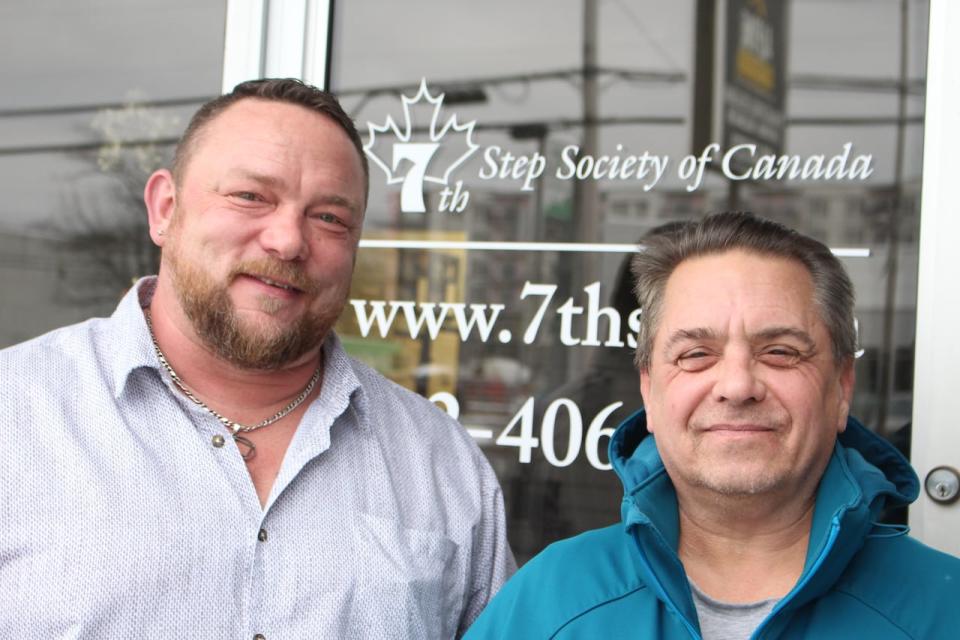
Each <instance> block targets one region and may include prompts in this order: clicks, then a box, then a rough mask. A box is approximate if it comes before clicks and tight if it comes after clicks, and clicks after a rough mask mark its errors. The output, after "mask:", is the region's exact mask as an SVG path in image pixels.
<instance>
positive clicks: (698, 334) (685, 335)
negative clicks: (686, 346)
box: [663, 327, 720, 350]
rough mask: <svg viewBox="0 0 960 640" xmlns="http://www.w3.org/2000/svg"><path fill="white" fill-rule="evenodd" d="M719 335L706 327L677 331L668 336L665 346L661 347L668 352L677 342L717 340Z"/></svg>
mask: <svg viewBox="0 0 960 640" xmlns="http://www.w3.org/2000/svg"><path fill="white" fill-rule="evenodd" d="M719 339H720V334H719V333H717V332H716V331H714V330H713V329H708V328H707V327H695V328H693V329H678V330H677V331H674V332H673V333H672V334H670V337H669V338H667V342H666V344H664V345H663V348H664V349H665V350H669V349H670V348H671V347H673V346H674V345H675V344H677V343H678V342H684V341H686V340H711V341H714V340H719Z"/></svg>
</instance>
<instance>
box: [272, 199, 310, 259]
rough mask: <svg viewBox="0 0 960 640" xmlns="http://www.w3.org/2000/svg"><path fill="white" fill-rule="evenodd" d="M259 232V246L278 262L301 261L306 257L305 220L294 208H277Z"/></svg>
mask: <svg viewBox="0 0 960 640" xmlns="http://www.w3.org/2000/svg"><path fill="white" fill-rule="evenodd" d="M264 224H265V226H264V229H263V230H262V231H261V232H260V245H261V246H262V247H263V249H264V250H265V251H266V252H267V253H269V254H270V255H272V256H274V257H276V258H279V259H280V260H287V261H289V260H302V259H304V258H306V257H307V253H308V245H307V238H306V235H305V234H306V231H305V229H306V227H305V225H306V218H305V217H304V215H303V214H302V213H301V212H300V211H299V210H297V209H295V208H294V207H285V208H278V209H277V210H275V211H274V212H273V213H272V214H270V215H269V216H267V218H266V219H265V223H264Z"/></svg>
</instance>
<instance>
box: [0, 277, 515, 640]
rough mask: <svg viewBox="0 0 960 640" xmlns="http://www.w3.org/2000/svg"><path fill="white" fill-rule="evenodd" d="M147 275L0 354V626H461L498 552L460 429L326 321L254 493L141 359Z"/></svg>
mask: <svg viewBox="0 0 960 640" xmlns="http://www.w3.org/2000/svg"><path fill="white" fill-rule="evenodd" d="M153 287H154V280H153V279H145V280H142V281H141V282H140V283H138V285H137V287H136V288H135V289H134V290H131V292H130V293H128V294H127V296H126V297H125V298H124V299H123V301H122V302H121V303H120V306H119V307H118V308H117V311H116V312H115V313H114V314H113V316H112V317H110V318H108V319H95V320H90V321H87V322H84V323H81V324H78V325H74V326H71V327H66V328H64V329H60V330H57V331H54V332H52V333H49V334H47V335H45V336H42V337H40V338H37V339H35V340H32V341H30V342H27V343H24V344H21V345H18V346H15V347H12V348H10V349H6V350H3V351H0V377H2V380H0V410H2V412H3V413H2V433H3V438H2V439H0V637H3V638H98V639H99V638H140V637H164V638H202V639H204V640H215V639H218V638H224V639H226V638H229V639H231V640H235V639H237V638H253V637H254V636H255V635H256V634H263V636H265V637H266V638H267V640H274V639H281V638H329V639H346V638H376V639H378V640H379V639H386V638H403V639H404V640H406V639H411V638H451V637H455V636H459V635H461V634H462V633H463V632H464V631H465V630H466V627H467V626H468V625H469V623H470V622H472V620H473V619H474V618H475V617H476V616H477V615H478V614H479V612H480V610H481V609H482V608H483V607H484V605H485V604H486V602H487V600H488V599H489V598H490V597H492V595H493V594H494V592H495V591H496V590H497V589H498V588H499V587H500V585H501V584H502V583H503V582H504V580H505V579H506V578H508V577H509V575H510V574H511V573H512V571H513V569H514V563H513V557H512V555H511V553H510V549H509V547H508V545H507V540H506V536H505V532H504V527H505V524H504V513H503V502H502V497H501V493H500V488H499V486H498V484H497V480H496V478H495V477H494V474H493V472H492V471H491V469H490V466H489V465H488V464H487V462H486V460H485V458H484V457H483V454H482V453H481V452H480V450H479V449H478V448H477V446H476V445H475V444H474V443H473V441H472V440H471V438H470V437H469V435H468V434H467V433H466V432H465V430H464V429H463V428H462V427H460V426H459V425H458V424H457V423H456V422H454V421H453V420H451V419H449V418H448V417H447V416H446V415H445V414H443V413H442V412H440V411H439V410H437V409H436V408H434V407H433V406H432V405H431V404H430V403H429V402H427V401H426V400H425V399H423V398H421V397H420V396H417V395H415V394H413V393H411V392H409V391H407V390H405V389H403V388H401V387H399V386H398V385H396V384H394V383H392V382H389V381H388V380H386V379H384V378H383V377H382V376H380V375H379V374H377V373H375V372H374V371H372V370H370V369H369V368H367V367H366V366H364V365H362V364H360V363H358V362H356V361H354V360H352V359H350V358H349V357H347V355H346V354H345V353H344V352H343V350H342V348H341V347H340V344H339V342H338V340H337V339H336V337H331V338H330V339H329V340H327V342H326V344H325V346H324V357H325V359H326V360H325V362H326V365H325V375H324V379H323V385H322V388H321V390H320V393H319V396H318V397H317V398H316V400H314V401H313V402H312V403H311V405H310V407H309V408H308V409H307V411H306V413H305V414H304V416H303V419H302V421H301V423H300V425H299V427H298V429H297V431H296V434H295V436H294V438H293V440H292V442H291V443H290V447H289V449H288V450H287V453H286V456H285V457H284V460H283V464H282V467H281V469H280V473H279V475H278V476H277V479H276V482H275V483H274V485H273V490H272V493H271V494H270V497H269V499H268V500H267V503H266V505H265V506H264V507H261V505H260V502H259V500H258V498H257V494H256V491H255V490H254V486H253V483H252V481H251V479H250V475H249V473H248V472H247V469H246V467H245V465H244V462H243V460H242V459H241V457H240V453H239V451H238V450H237V448H236V446H235V444H234V442H233V440H232V438H230V437H229V433H228V432H227V430H226V429H225V427H224V426H223V425H222V424H220V422H218V421H217V419H216V418H214V417H213V416H211V415H210V414H208V413H206V412H205V411H203V410H202V409H200V408H199V407H197V406H196V405H194V404H193V403H191V402H190V401H189V400H187V399H186V398H184V397H183V396H182V394H180V393H179V392H178V391H177V390H176V389H175V388H174V387H173V386H172V383H171V382H170V379H169V376H168V375H167V374H166V372H165V371H164V370H163V369H162V368H161V366H160V364H159V362H158V361H157V357H156V355H155V353H154V351H153V347H152V345H151V342H150V337H149V334H148V332H147V329H146V325H145V323H144V319H143V314H142V312H141V307H142V306H144V305H146V304H147V303H148V301H149V299H150V296H151V295H152V291H153ZM216 435H221V436H223V437H224V438H225V440H226V444H225V445H223V446H222V447H217V446H215V445H214V436H216ZM217 440H218V441H219V438H218V439H217Z"/></svg>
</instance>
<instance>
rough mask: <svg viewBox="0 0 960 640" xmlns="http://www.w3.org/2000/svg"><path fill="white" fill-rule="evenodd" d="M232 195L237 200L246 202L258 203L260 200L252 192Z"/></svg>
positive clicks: (239, 192) (240, 192)
mask: <svg viewBox="0 0 960 640" xmlns="http://www.w3.org/2000/svg"><path fill="white" fill-rule="evenodd" d="M232 195H233V197H234V198H237V199H238V200H246V201H248V202H260V200H262V198H261V197H260V196H259V195H258V194H256V193H253V192H252V191H237V192H236V193H234V194H232Z"/></svg>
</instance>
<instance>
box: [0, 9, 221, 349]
mask: <svg viewBox="0 0 960 640" xmlns="http://www.w3.org/2000/svg"><path fill="white" fill-rule="evenodd" d="M225 11H226V5H225V3H220V2H213V3H196V2H183V1H182V0H172V1H165V2H156V1H153V0H123V1H121V0H96V1H94V0H88V1H85V2H67V3H64V2H53V1H52V0H34V1H32V2H22V1H20V2H7V3H4V5H3V6H2V8H0V42H2V43H3V45H2V49H3V52H4V64H3V65H2V67H0V84H2V86H4V87H6V88H7V90H6V91H3V92H2V94H0V186H2V189H3V192H4V194H5V197H4V198H3V202H2V204H0V295H2V296H3V300H4V304H3V311H2V312H0V347H3V346H7V345H10V344H14V343H17V342H20V341H22V340H25V339H28V338H31V337H34V336H36V335H38V334H40V333H43V332H45V331H47V330H50V329H53V328H56V327H59V326H63V325H64V324H69V323H71V322H75V321H79V320H82V319H85V318H88V317H90V316H91V315H104V314H109V313H110V312H112V310H113V308H114V306H115V304H116V301H117V300H118V299H119V298H120V296H121V295H122V293H123V291H124V290H125V289H126V287H128V286H129V284H130V282H131V279H132V278H134V277H136V276H139V275H145V274H148V273H155V272H156V260H157V255H158V254H157V252H156V251H155V249H154V247H153V245H152V244H151V243H150V239H149V237H148V236H147V233H146V214H145V211H144V208H143V203H142V196H141V194H142V190H143V184H144V181H145V178H146V176H147V175H149V173H150V171H152V170H153V169H154V168H156V167H157V166H160V165H162V164H164V163H165V162H166V160H167V158H168V157H169V154H170V153H171V151H172V144H173V142H174V141H175V140H176V138H177V137H178V136H179V134H180V132H181V130H182V129H183V127H184V126H185V125H186V122H187V119H188V118H189V117H190V114H191V113H192V112H193V111H194V110H196V108H197V107H198V106H199V105H200V104H201V103H202V102H203V101H205V100H207V99H209V98H211V97H213V96H214V95H217V94H218V93H219V89H220V86H219V85H220V75H221V69H222V66H223V25H224V20H225Z"/></svg>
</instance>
